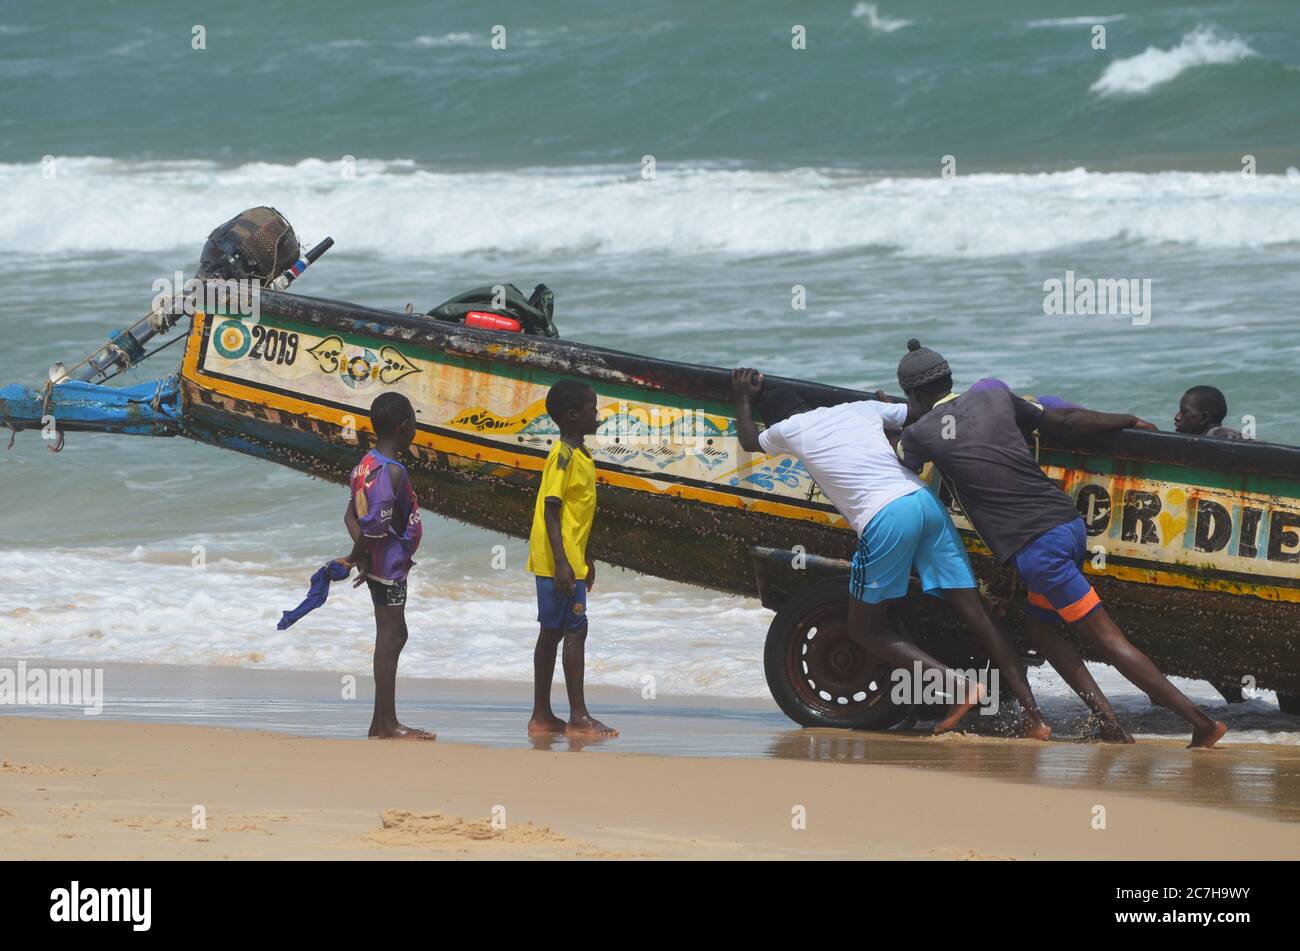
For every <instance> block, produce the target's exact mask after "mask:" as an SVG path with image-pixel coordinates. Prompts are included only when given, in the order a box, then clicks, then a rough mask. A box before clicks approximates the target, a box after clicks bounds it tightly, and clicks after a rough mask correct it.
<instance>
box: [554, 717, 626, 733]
mask: <svg viewBox="0 0 1300 951" xmlns="http://www.w3.org/2000/svg"><path fill="white" fill-rule="evenodd" d="M564 732H565V733H566V734H568V735H570V736H618V730H616V729H614V728H613V727H612V726H605V724H603V723H601V722H600V721H599V720H597V719H596V718H595V717H591V716H585V717H576V718H574V719H572V720H570V721H569V722H568V724H567V725H566V726H565V727H564Z"/></svg>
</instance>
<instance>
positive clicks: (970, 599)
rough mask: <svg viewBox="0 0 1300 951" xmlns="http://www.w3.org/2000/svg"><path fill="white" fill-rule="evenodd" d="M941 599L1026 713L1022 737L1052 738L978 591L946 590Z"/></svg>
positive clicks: (1007, 643) (1011, 651) (1008, 643)
mask: <svg viewBox="0 0 1300 951" xmlns="http://www.w3.org/2000/svg"><path fill="white" fill-rule="evenodd" d="M943 596H944V598H945V599H946V600H947V601H948V603H949V604H951V605H952V606H953V610H955V611H956V612H957V616H958V617H960V618H961V621H962V623H963V624H965V625H966V629H967V630H969V631H971V632H973V633H974V634H975V636H976V637H978V638H979V641H980V643H981V644H983V645H984V649H985V650H986V651H988V654H989V657H991V658H992V659H993V663H994V664H996V665H997V668H998V670H999V671H1000V672H1001V675H1002V678H1003V679H1004V680H1006V681H1007V682H1008V684H1009V685H1010V687H1011V693H1012V694H1013V695H1014V696H1015V698H1016V699H1017V700H1019V701H1020V708H1021V709H1022V710H1024V712H1025V719H1024V724H1023V726H1024V735H1025V736H1027V737H1029V738H1030V739H1032V740H1046V739H1048V738H1049V737H1050V736H1051V735H1052V728H1051V727H1050V726H1048V725H1047V724H1046V723H1045V722H1044V720H1043V714H1042V712H1041V711H1040V710H1039V709H1038V702H1037V701H1036V700H1035V699H1034V695H1033V692H1032V691H1030V689H1029V681H1028V680H1026V679H1025V675H1024V674H1023V673H1022V672H1021V670H1020V658H1019V656H1018V655H1017V654H1016V651H1015V648H1013V647H1012V646H1011V641H1010V640H1009V639H1008V638H1007V636H1006V635H1005V634H1003V633H1002V631H1000V630H999V629H998V626H997V625H996V624H994V623H993V619H992V618H991V617H989V613H988V611H987V610H985V608H984V601H983V599H982V598H980V594H979V591H978V589H976V588H952V589H946V590H945V591H944V592H943Z"/></svg>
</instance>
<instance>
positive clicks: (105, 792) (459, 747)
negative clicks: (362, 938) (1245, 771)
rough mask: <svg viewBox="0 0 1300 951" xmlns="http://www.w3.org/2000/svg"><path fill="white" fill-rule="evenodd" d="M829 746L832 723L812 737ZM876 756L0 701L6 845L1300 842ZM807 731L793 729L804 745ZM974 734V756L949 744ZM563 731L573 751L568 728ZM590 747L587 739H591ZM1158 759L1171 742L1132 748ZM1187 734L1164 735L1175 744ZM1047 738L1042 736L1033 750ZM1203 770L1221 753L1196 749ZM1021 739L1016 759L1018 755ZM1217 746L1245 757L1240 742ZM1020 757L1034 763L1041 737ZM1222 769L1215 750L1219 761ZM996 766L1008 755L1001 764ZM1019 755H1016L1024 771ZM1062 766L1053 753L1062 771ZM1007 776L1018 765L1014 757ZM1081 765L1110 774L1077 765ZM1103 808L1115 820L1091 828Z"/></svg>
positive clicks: (749, 849)
mask: <svg viewBox="0 0 1300 951" xmlns="http://www.w3.org/2000/svg"><path fill="white" fill-rule="evenodd" d="M806 739H807V740H810V741H811V745H812V746H814V747H816V746H819V745H820V747H821V749H822V752H823V753H831V752H833V750H832V747H831V746H830V745H829V744H828V743H827V742H825V741H826V740H827V739H828V738H826V737H820V736H816V737H810V738H806ZM1002 743H1003V741H989V740H975V741H970V740H961V739H957V740H946V741H939V742H930V741H922V740H916V739H888V740H882V741H879V742H876V743H870V744H867V745H866V746H865V747H864V748H865V749H870V750H877V749H883V748H888V749H891V750H894V751H896V752H897V753H898V755H899V756H900V757H901V758H903V759H907V758H909V757H910V756H911V755H912V754H911V753H905V752H903V751H905V750H908V749H909V748H915V750H916V755H917V756H920V754H921V753H922V752H923V751H924V750H929V751H931V752H933V751H935V750H943V751H945V752H944V753H943V754H941V755H942V756H944V757H945V758H946V762H947V765H948V766H956V767H957V768H955V769H950V770H949V771H947V772H945V773H944V774H943V775H936V773H935V771H934V770H933V769H916V768H912V767H911V766H906V767H900V766H893V765H879V764H878V763H875V762H856V763H846V762H842V761H835V762H808V761H807V760H806V759H797V760H796V759H785V758H767V759H749V758H744V757H726V758H721V757H719V758H713V757H668V756H652V755H646V754H627V753H619V752H615V751H614V747H613V744H612V743H611V744H605V745H603V747H602V752H601V753H600V755H591V754H589V755H583V756H570V755H557V754H556V752H553V751H552V752H546V751H538V750H526V749H525V750H520V749H489V748H485V747H481V746H473V745H469V744H460V743H445V742H438V743H419V742H400V741H399V742H393V741H388V742H382V741H366V740H336V739H312V738H301V737H293V736H288V735H284V734H278V733H269V732H266V731H239V730H224V729H217V728H213V727H199V726H177V725H171V724H147V723H128V722H121V721H116V722H115V721H106V720H87V719H81V720H75V719H71V718H31V717H13V716H7V717H4V718H0V748H3V749H4V751H5V752H4V758H3V762H0V831H3V834H2V835H0V858H29V859H30V858H38V859H39V858H103V859H133V858H256V859H278V858H394V859H408V858H488V859H491V858H508V859H520V858H651V859H653V858H741V859H751V858H753V859H757V858H791V859H804V858H881V859H888V858H923V859H1033V858H1085V859H1152V858H1167V859H1201V858H1246V859H1288V858H1294V857H1295V856H1296V855H1297V854H1300V823H1294V822H1284V821H1280V820H1276V819H1265V818H1259V817H1256V816H1250V815H1244V814H1242V813H1240V812H1238V811H1235V810H1229V809H1213V810H1211V809H1206V808H1203V807H1199V806H1189V805H1183V804H1180V803H1174V802H1170V801H1167V800H1164V799H1159V798H1156V797H1152V796H1134V795H1131V794H1128V793H1125V792H1120V791H1116V790H1112V789H1109V788H1106V789H1098V788H1061V787H1059V786H1055V785H1041V784H1033V785H1030V784H1026V783H1007V782H998V781H994V780H990V779H987V778H982V777H975V776H971V775H964V773H965V772H966V770H968V769H976V768H979V767H981V766H982V765H984V764H996V763H998V762H999V761H1000V760H1003V759H1006V758H1004V757H999V756H993V757H988V756H986V755H985V753H984V752H983V748H984V747H985V746H986V745H988V744H994V745H1001V744H1002ZM799 745H805V746H806V745H809V744H808V743H807V742H805V743H803V744H801V743H800V741H799V739H798V738H795V739H793V740H792V743H791V746H792V749H791V752H794V748H795V747H797V746H799ZM966 746H969V747H970V748H971V749H972V750H973V751H974V752H973V753H972V755H970V756H969V757H963V756H962V755H960V754H957V755H954V756H949V755H948V751H949V750H951V749H952V748H955V747H966ZM552 749H553V750H571V749H574V747H573V746H572V745H571V744H568V743H566V742H561V743H558V744H555V746H554V747H552ZM592 749H593V747H591V746H584V747H582V752H584V753H587V752H588V751H589V750H592ZM1132 752H1133V753H1134V756H1135V757H1136V758H1137V759H1138V761H1139V762H1141V763H1143V764H1145V765H1144V767H1142V768H1144V769H1148V770H1150V773H1149V775H1150V776H1151V777H1152V778H1153V779H1154V778H1158V777H1160V776H1163V775H1166V774H1178V773H1179V771H1176V770H1168V769H1163V768H1160V767H1159V765H1158V764H1162V763H1168V760H1167V759H1165V758H1164V757H1163V756H1162V755H1161V754H1162V753H1164V752H1165V751H1157V750H1150V751H1149V750H1136V751H1132ZM1168 754H1169V755H1171V756H1172V755H1174V754H1173V751H1168ZM1041 755H1042V754H1038V756H1040V757H1041ZM1183 755H1185V756H1186V757H1187V758H1189V759H1191V760H1192V761H1193V762H1192V764H1191V765H1189V767H1188V768H1187V770H1185V771H1182V775H1187V774H1193V775H1194V774H1197V773H1198V771H1199V770H1200V769H1202V767H1200V766H1199V765H1197V763H1199V762H1200V761H1202V760H1204V761H1207V762H1208V761H1209V760H1210V758H1211V757H1213V756H1214V755H1215V754H1213V753H1186V754H1183ZM1020 756H1024V757H1029V759H1027V760H1020V759H1019V757H1020ZM1226 758H1235V755H1234V754H1231V753H1229V754H1227V756H1226V757H1225V759H1226ZM1009 759H1011V760H1018V761H1020V762H1022V763H1024V762H1031V763H1036V765H1034V766H1033V767H1032V769H1030V770H1029V771H1028V774H1033V775H1035V776H1039V775H1044V774H1045V773H1044V771H1043V770H1042V769H1041V762H1042V761H1041V759H1037V760H1035V755H1034V754H1031V753H1024V754H1013V755H1012V756H1011V757H1009ZM1211 769H1216V767H1211ZM994 772H995V774H996V770H995V771H994ZM1013 773H1014V774H1015V775H1019V776H1022V777H1023V776H1025V775H1027V773H1026V772H1025V771H1024V770H1017V771H1013ZM1050 773H1051V771H1046V774H1050ZM1004 775H1005V774H1004ZM1083 776H1084V777H1085V778H1087V779H1088V780H1089V781H1095V780H1097V779H1099V778H1101V777H1102V776H1103V773H1102V772H1100V771H1097V770H1089V771H1085V772H1084V773H1083ZM1101 815H1104V820H1105V826H1104V828H1097V827H1096V825H1097V818H1098V816H1101Z"/></svg>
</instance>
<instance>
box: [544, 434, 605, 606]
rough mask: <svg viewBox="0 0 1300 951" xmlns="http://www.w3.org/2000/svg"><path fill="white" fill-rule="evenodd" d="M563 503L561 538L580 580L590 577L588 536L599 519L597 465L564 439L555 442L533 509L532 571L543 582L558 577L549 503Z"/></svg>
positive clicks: (583, 452) (576, 576) (574, 572)
mask: <svg viewBox="0 0 1300 951" xmlns="http://www.w3.org/2000/svg"><path fill="white" fill-rule="evenodd" d="M552 498H554V499H559V500H560V501H561V503H562V505H561V509H560V537H562V538H563V539H564V554H565V557H567V558H568V559H569V564H570V565H571V566H572V567H573V575H574V577H575V578H577V579H578V580H582V579H583V578H586V577H587V536H588V535H590V534H591V523H592V522H593V521H595V518H596V463H595V462H593V461H592V458H591V456H589V455H587V451H586V450H585V449H574V448H573V447H572V446H570V445H569V444H568V443H567V442H565V441H564V440H563V439H557V440H555V445H553V446H552V447H551V452H550V454H549V455H548V456H547V457H546V465H545V466H544V467H543V468H542V484H541V487H540V488H539V489H538V490H537V504H536V505H535V506H534V507H533V529H532V532H531V533H529V536H528V570H529V571H531V572H532V573H533V574H535V575H540V576H541V577H543V578H554V577H555V559H554V558H553V557H552V556H551V540H550V538H549V537H548V536H547V534H546V500H547V499H552Z"/></svg>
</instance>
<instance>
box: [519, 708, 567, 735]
mask: <svg viewBox="0 0 1300 951" xmlns="http://www.w3.org/2000/svg"><path fill="white" fill-rule="evenodd" d="M565 726H566V724H565V722H564V721H563V720H561V719H560V718H559V717H557V716H556V715H555V714H554V713H552V714H551V715H550V716H546V717H533V718H532V719H531V720H529V721H528V735H529V736H541V735H543V734H548V733H563V732H564V728H565Z"/></svg>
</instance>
